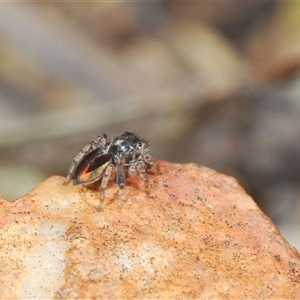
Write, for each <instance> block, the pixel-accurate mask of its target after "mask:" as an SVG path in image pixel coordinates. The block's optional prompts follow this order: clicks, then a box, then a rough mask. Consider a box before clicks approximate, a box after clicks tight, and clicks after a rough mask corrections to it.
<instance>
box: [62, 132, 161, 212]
mask: <svg viewBox="0 0 300 300" xmlns="http://www.w3.org/2000/svg"><path fill="white" fill-rule="evenodd" d="M149 151H150V145H149V143H148V142H147V141H145V140H144V139H142V138H140V137H139V136H138V135H137V134H135V133H132V132H129V131H126V132H123V133H121V134H119V135H118V136H117V137H116V138H115V139H113V140H112V141H110V140H109V139H108V137H107V135H106V134H102V135H101V136H99V137H97V138H96V139H95V140H93V141H92V142H91V143H90V144H88V145H86V146H85V147H83V148H82V150H81V151H80V152H79V153H78V154H77V155H76V156H75V158H74V160H73V163H72V164H71V167H70V169H69V172H68V175H67V178H66V180H65V181H64V183H63V184H64V185H66V184H68V182H69V181H70V180H72V179H73V185H77V184H82V185H89V184H92V183H94V182H96V181H98V180H100V179H101V185H100V187H101V191H100V205H99V208H100V209H101V204H102V202H103V199H104V192H105V189H106V188H107V185H108V182H109V180H111V179H114V178H115V179H116V181H117V183H118V185H119V187H120V190H119V191H120V195H121V198H122V200H124V201H126V195H125V192H124V190H123V188H124V187H125V185H126V176H127V175H129V176H134V175H136V174H139V175H140V176H141V178H142V179H143V180H144V183H145V189H146V191H147V188H148V177H147V173H146V170H147V169H148V168H150V167H158V164H157V162H156V161H155V160H154V159H153V158H152V157H151V156H150V155H149V154H148V153H147V152H149Z"/></svg>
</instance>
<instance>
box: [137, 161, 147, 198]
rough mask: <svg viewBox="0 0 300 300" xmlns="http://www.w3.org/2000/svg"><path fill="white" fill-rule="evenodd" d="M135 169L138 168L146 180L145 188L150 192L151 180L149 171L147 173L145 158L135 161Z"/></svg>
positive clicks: (138, 171)
mask: <svg viewBox="0 0 300 300" xmlns="http://www.w3.org/2000/svg"><path fill="white" fill-rule="evenodd" d="M135 169H136V172H137V173H138V174H139V175H140V177H141V178H142V179H143V181H144V188H145V191H146V193H147V194H148V186H149V180H148V176H147V173H146V163H145V162H144V160H142V159H139V160H138V161H137V162H136V163H135Z"/></svg>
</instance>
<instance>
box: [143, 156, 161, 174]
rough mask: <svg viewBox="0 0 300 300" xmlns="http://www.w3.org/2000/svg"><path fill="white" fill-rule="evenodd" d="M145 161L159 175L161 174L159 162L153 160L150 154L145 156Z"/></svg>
mask: <svg viewBox="0 0 300 300" xmlns="http://www.w3.org/2000/svg"><path fill="white" fill-rule="evenodd" d="M143 160H144V162H145V163H146V164H147V166H150V167H154V168H156V170H157V172H158V174H161V171H160V168H159V164H158V162H157V161H156V160H155V159H153V158H152V157H151V156H150V155H149V154H145V155H144V157H143Z"/></svg>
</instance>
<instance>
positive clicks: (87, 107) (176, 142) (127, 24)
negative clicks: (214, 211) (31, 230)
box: [0, 1, 300, 249]
mask: <svg viewBox="0 0 300 300" xmlns="http://www.w3.org/2000/svg"><path fill="white" fill-rule="evenodd" d="M299 70H300V4H299V3H297V2H290V3H272V2H263V1H256V2H247V3H245V2H240V3H239V2H232V3H231V2H225V1H224V2H218V3H215V2H211V3H210V2H186V3H184V2H159V1H158V2H130V3H128V2H127V3H125V2H90V3H76V2H75V3H67V2H61V3H58V2H54V3H21V2H19V3H0V123H1V126H0V191H1V194H3V195H4V197H6V198H7V199H12V198H14V197H18V196H21V195H24V194H25V193H26V192H27V191H29V190H31V189H32V188H34V187H35V186H36V184H37V183H38V182H39V181H41V180H43V179H45V178H47V177H48V176H50V175H52V174H60V175H65V174H66V172H67V169H68V167H69V165H70V163H71V161H72V159H73V157H74V155H75V154H76V153H77V152H78V151H79V150H80V149H81V147H82V146H83V145H85V144H86V143H88V142H90V141H91V140H92V139H93V138H94V137H96V136H97V135H98V134H100V133H102V132H107V133H108V134H109V135H110V136H112V137H113V136H115V135H116V134H118V133H119V132H120V131H122V130H124V128H125V129H126V130H133V131H137V132H138V133H139V134H141V135H142V136H143V137H145V138H146V139H148V140H150V141H151V145H152V148H153V150H152V154H153V156H154V157H156V158H158V159H165V160H171V161H174V162H196V163H199V164H201V165H205V166H208V167H211V168H214V169H216V170H217V171H219V172H224V173H226V174H230V175H233V176H235V177H236V178H237V179H238V180H239V181H240V183H241V184H242V186H244V188H245V189H246V191H247V192H248V193H249V194H250V195H251V196H252V197H253V198H254V199H255V200H256V201H257V203H258V204H259V205H260V207H261V208H262V209H263V210H264V211H265V212H266V214H267V215H269V216H270V218H271V219H272V220H273V221H274V222H275V224H276V225H278V226H279V227H280V228H281V229H282V230H283V233H284V235H285V236H286V237H287V238H288V239H289V241H290V242H291V243H292V244H293V245H295V246H296V247H298V249H300V238H299V235H298V234H297V232H299V226H300V186H299V181H300V144H299V140H300V118H299V114H300V75H299V74H300V72H299Z"/></svg>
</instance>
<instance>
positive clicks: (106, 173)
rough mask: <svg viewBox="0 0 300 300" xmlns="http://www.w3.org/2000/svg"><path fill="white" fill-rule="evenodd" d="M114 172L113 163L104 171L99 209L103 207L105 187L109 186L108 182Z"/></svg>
mask: <svg viewBox="0 0 300 300" xmlns="http://www.w3.org/2000/svg"><path fill="white" fill-rule="evenodd" d="M112 172H113V165H112V164H110V165H108V166H107V168H106V169H105V171H104V175H103V177H102V180H101V185H100V197H99V198H100V199H99V210H101V209H102V204H103V201H104V198H105V189H106V188H107V185H108V182H109V180H110V178H111V174H112Z"/></svg>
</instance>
